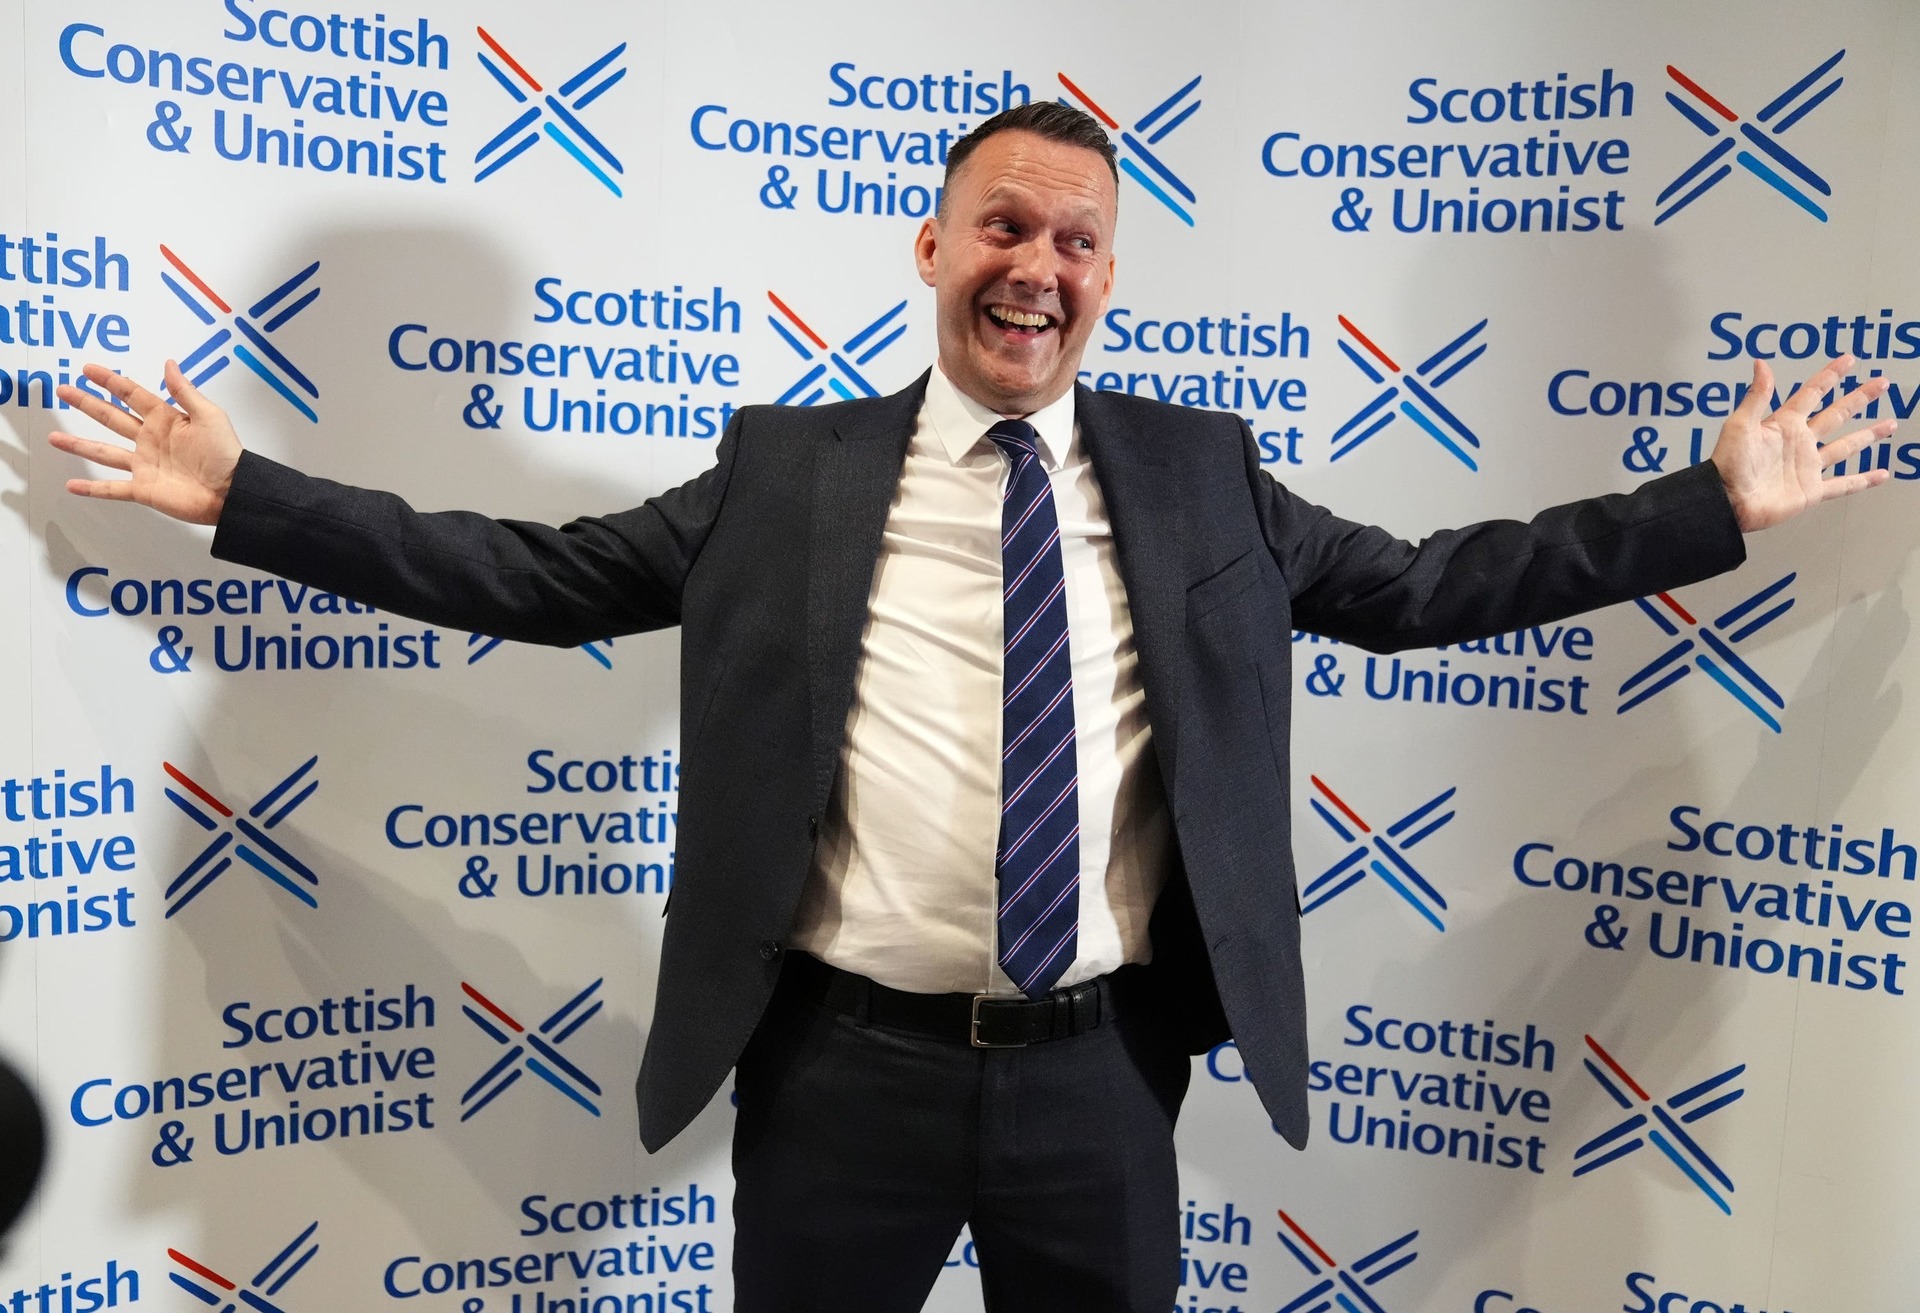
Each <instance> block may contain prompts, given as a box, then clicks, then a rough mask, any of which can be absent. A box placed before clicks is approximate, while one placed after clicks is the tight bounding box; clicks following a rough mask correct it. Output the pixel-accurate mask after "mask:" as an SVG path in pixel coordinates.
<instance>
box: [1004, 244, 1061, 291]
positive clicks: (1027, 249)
mask: <svg viewBox="0 0 1920 1313" xmlns="http://www.w3.org/2000/svg"><path fill="white" fill-rule="evenodd" d="M1011 275H1012V280H1013V281H1014V282H1015V283H1017V284H1019V285H1020V286H1021V287H1024V288H1026V289H1027V290H1029V291H1034V292H1048V293H1050V292H1052V291H1053V290H1054V289H1055V287H1056V286H1057V285H1058V284H1059V281H1060V255H1059V252H1057V251H1055V250H1054V249H1053V238H1052V237H1051V236H1050V235H1046V234H1040V233H1036V234H1034V235H1032V236H1030V237H1028V238H1027V240H1026V241H1024V242H1022V243H1020V245H1019V246H1017V247H1015V248H1014V252H1013V269H1012V270H1011Z"/></svg>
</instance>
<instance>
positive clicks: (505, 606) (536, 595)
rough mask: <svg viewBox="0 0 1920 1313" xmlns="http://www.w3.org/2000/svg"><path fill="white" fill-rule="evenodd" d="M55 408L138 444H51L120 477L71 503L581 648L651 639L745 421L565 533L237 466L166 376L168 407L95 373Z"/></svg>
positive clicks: (390, 599) (399, 609)
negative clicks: (181, 524) (696, 471)
mask: <svg viewBox="0 0 1920 1313" xmlns="http://www.w3.org/2000/svg"><path fill="white" fill-rule="evenodd" d="M86 375H87V378H88V379H89V380H90V381H92V382H93V383H95V384H97V385H98V386H100V387H101V388H103V389H105V390H106V391H107V392H109V393H110V394H111V395H112V396H114V397H116V398H117V399H119V400H120V401H122V402H123V403H125V405H126V406H127V407H128V409H127V410H122V409H120V408H119V407H117V406H113V405H110V404H108V403H106V402H104V401H102V400H101V399H100V398H99V397H97V396H92V395H89V394H88V393H86V392H84V391H82V390H80V389H78V388H63V389H62V390H61V393H60V395H61V398H62V399H63V400H65V401H66V402H68V403H69V404H70V405H72V406H74V407H75V408H76V409H78V410H80V411H81V412H82V413H84V414H86V415H89V416H90V417H92V418H93V419H95V420H98V421H99V422H100V423H101V424H102V425H103V426H105V427H106V428H107V429H108V430H110V431H111V432H112V433H113V434H115V435H116V436H118V437H119V438H121V439H124V440H126V441H127V442H130V443H131V444H132V445H131V446H130V447H129V446H123V445H121V444H119V443H115V442H109V441H101V440H98V439H92V438H83V437H79V436H76V435H74V434H69V433H55V434H53V435H52V436H51V441H52V443H53V445H54V446H55V447H58V448H59V449H60V450H62V451H66V452H70V453H72V454H73V455H76V456H80V457H82V458H83V459H86V460H89V461H92V462H94V463H95V464H98V465H101V466H104V467H106V468H108V469H113V470H120V471H123V472H125V473H126V474H127V475H128V476H129V477H127V478H121V479H73V480H70V481H69V482H68V484H67V487H68V489H69V491H71V492H74V493H76V494H79V495H81V496H88V497H98V498H101V499H104V500H109V501H131V502H138V503H140V504H141V505H145V506H150V507H152V508H153V509H155V510H157V511H160V512H161V513H162V514H165V515H170V516H172V517H174V518H175V519H180V520H185V521H187V522H189V523H193V524H214V525H217V526H218V532H217V533H216V535H215V538H214V554H215V555H216V556H219V557H222V558H223V559H227V560H233V561H238V562H240V563H242V564H246V565H252V566H256V567H258V568H260V569H263V570H269V571H271V572H273V573H275V574H279V575H282V576H284V577H286V578H289V579H294V580H296V581H298V582H301V583H306V584H310V585H312V586H314V587H317V588H321V589H325V590H326V591H329V592H337V593H340V594H342V595H344V596H348V597H352V598H354V599H355V600H357V601H362V602H367V603H369V604H371V605H373V606H376V607H379V608H381V609H382V610H387V611H392V612H394V613H396V614H399V615H406V616H412V617H415V618H418V619H421V620H425V621H428V622H429V623H433V624H440V625H445V626H447V627H449V628H457V629H465V630H468V631H471V632H475V633H485V634H489V635H493V636H496V637H501V638H511V639H515V640H518V641H522V642H538V643H554V644H562V645H566V644H574V643H581V642H585V641H588V640H590V639H594V638H605V637H608V636H610V635H613V634H621V633H632V632H635V631H638V630H644V629H657V628H660V627H662V626H666V625H671V624H675V623H677V622H678V621H679V618H680V595H681V589H682V588H683V586H684V584H685V582H686V577H687V574H688V572H689V571H690V570H691V569H692V567H693V563H694V561H695V560H696V559H697V557H698V555H699V551H700V548H701V546H702V545H703V544H704V542H705V540H706V535H707V533H708V531H709V530H710V529H711V528H712V525H713V521H714V519H715V517H716V516H717V515H718V513H719V506H720V501H721V498H722V496H723V495H724V492H725V488H726V481H727V475H728V473H729V471H730V468H731V462H732V458H733V453H734V451H735V449H736V445H737V444H736V441H735V439H736V437H737V432H738V426H739V424H740V420H739V419H738V417H736V419H735V422H734V426H733V427H732V428H731V429H730V430H729V433H728V436H727V437H726V438H724V439H722V441H721V444H720V451H719V459H718V462H717V464H716V465H715V467H714V469H712V470H709V471H708V472H707V473H705V474H703V475H701V476H700V477H699V478H697V479H695V480H693V481H692V482H690V483H687V484H685V485H683V486H681V487H679V488H676V489H673V490H672V491H670V492H667V493H665V494H662V495H661V496H659V497H656V498H654V499H652V500H651V501H649V502H647V503H646V504H645V505H642V506H639V507H636V508H635V509H633V510H630V511H623V512H620V513H618V514H616V515H609V516H605V517H599V518H593V519H583V520H576V521H574V522H573V523H571V524H568V525H565V526H562V527H560V528H553V527H550V526H547V525H539V524H529V523H524V522H519V521H511V520H493V519H489V518H487V517H486V516H482V515H475V514H471V513H469V512H464V511H445V512H438V513H434V514H422V513H420V512H417V511H415V510H413V509H412V508H411V507H410V506H408V505H407V504H406V503H405V502H404V501H403V500H401V499H400V498H398V497H395V496H392V495H391V494H388V493H379V492H369V491H366V490H364V489H360V488H350V487H346V486H344V485H342V484H337V483H333V482H330V481H328V480H326V479H316V478H310V477H308V476H306V475H302V474H299V473H297V472H295V471H293V470H290V469H288V468H286V467H285V466H282V465H278V464H276V463H274V462H273V461H270V460H267V459H266V458H264V457H261V456H258V455H252V454H248V453H245V452H244V451H243V450H242V448H241V445H240V442H239V439H238V437H237V436H236V435H235V434H234V431H233V427H232V425H231V424H230V423H229V422H228V420H227V417H226V414H225V412H224V411H222V410H221V409H220V408H219V407H218V406H216V405H214V404H213V403H212V402H210V401H208V400H207V399H206V398H205V397H204V396H202V395H201V394H200V393H199V391H198V390H197V389H195V388H194V387H193V386H192V385H191V384H189V383H188V382H187V380H186V379H185V378H184V377H182V376H181V374H180V371H179V369H178V368H177V367H176V366H175V365H174V364H173V363H172V362H169V363H168V365H167V386H168V389H169V390H170V391H171V392H172V393H173V395H174V397H175V399H176V400H177V401H178V402H179V407H178V408H176V407H174V406H172V405H169V404H167V402H166V401H164V400H163V399H162V398H160V397H158V396H156V395H154V394H153V393H152V392H149V391H148V390H147V389H145V388H143V387H140V386H139V385H138V384H136V383H134V382H133V381H132V380H131V379H128V378H125V377H124V376H121V375H118V374H114V373H112V372H111V371H109V370H106V369H103V368H101V367H100V366H97V365H89V366H87V369H86Z"/></svg>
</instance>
